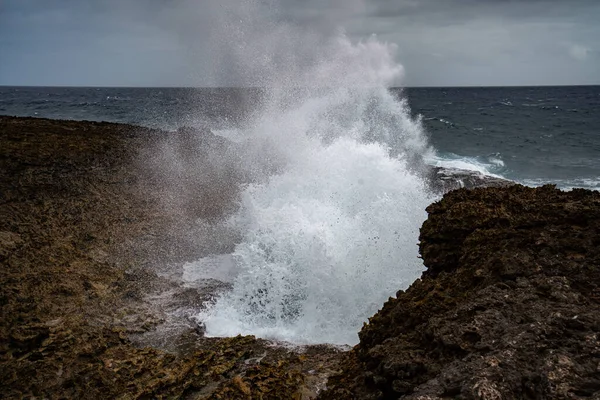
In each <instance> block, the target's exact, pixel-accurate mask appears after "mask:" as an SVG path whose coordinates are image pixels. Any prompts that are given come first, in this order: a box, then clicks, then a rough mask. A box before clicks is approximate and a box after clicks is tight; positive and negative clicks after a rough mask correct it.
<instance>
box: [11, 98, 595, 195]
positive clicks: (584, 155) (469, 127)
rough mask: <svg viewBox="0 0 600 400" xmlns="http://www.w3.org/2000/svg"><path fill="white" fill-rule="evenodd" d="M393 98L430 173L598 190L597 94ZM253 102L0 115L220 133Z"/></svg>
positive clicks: (19, 101)
mask: <svg viewBox="0 0 600 400" xmlns="http://www.w3.org/2000/svg"><path fill="white" fill-rule="evenodd" d="M394 90H395V91H396V92H397V94H398V95H399V96H405V97H407V99H408V102H409V104H410V107H411V109H412V112H413V113H414V114H415V115H421V116H422V118H423V123H424V126H425V128H426V131H427V134H428V135H429V137H430V141H431V144H432V145H433V147H434V148H435V149H436V153H437V155H436V156H435V157H433V158H431V159H430V160H428V162H430V163H431V164H436V165H441V166H450V167H451V166H455V167H462V168H468V169H475V170H480V171H482V172H484V173H489V174H495V175H499V176H503V177H506V178H509V179H512V180H516V181H518V182H522V183H525V184H528V185H540V184H544V183H555V184H557V185H558V186H559V187H562V188H571V187H586V188H591V189H596V190H600V86H587V87H585V86H577V87H504V88H410V89H404V90H399V89H394ZM259 99H260V91H258V90H255V89H209V88H207V89H191V88H40V87H0V114H2V115H18V116H37V117H46V118H56V119H74V120H94V121H112V122H125V123H132V124H139V125H145V126H151V127H159V128H164V129H176V128H178V127H180V126H199V125H209V126H211V127H213V128H215V129H222V128H229V127H232V126H235V125H236V124H237V123H239V121H241V120H243V118H244V116H246V115H247V114H248V113H251V112H252V110H253V105H254V104H256V102H257V101H259Z"/></svg>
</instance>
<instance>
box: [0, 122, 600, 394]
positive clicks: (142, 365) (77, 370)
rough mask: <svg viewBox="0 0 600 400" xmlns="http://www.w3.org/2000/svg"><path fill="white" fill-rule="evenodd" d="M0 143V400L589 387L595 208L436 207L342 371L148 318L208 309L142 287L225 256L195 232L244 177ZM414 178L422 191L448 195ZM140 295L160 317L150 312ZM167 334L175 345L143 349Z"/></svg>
mask: <svg viewBox="0 0 600 400" xmlns="http://www.w3.org/2000/svg"><path fill="white" fill-rule="evenodd" d="M0 143H1V145H0V166H1V168H0V185H1V188H2V190H1V191H0V211H1V215H2V218H0V263H1V266H2V269H1V272H0V279H1V282H0V283H1V284H0V306H1V307H2V321H1V322H0V371H1V372H0V386H1V387H2V388H3V395H4V396H6V397H7V398H22V397H31V396H35V397H48V398H53V397H61V396H62V397H70V398H73V397H86V398H111V397H113V398H114V397H119V396H123V397H127V398H141V397H144V396H145V397H146V398H148V397H161V396H162V397H168V396H171V397H178V396H184V395H185V396H186V397H188V398H259V397H260V396H262V398H281V397H288V398H293V397H294V396H295V397H296V398H305V399H307V398H312V397H314V396H315V395H316V393H317V391H319V390H322V389H323V388H324V385H325V382H326V380H327V377H328V376H329V375H330V374H331V373H332V372H333V371H337V370H338V368H340V365H341V368H342V371H343V372H342V374H341V375H338V376H337V377H334V378H332V379H331V380H330V382H329V384H328V387H329V389H330V390H329V391H327V392H325V393H323V397H324V398H352V397H354V398H378V396H382V395H383V396H388V397H390V398H396V397H400V396H406V398H410V397H411V396H412V397H413V398H417V397H418V395H421V396H422V397H421V398H428V397H427V396H429V398H436V397H455V396H458V395H462V396H463V397H465V398H477V397H476V395H473V394H472V393H476V394H477V395H479V398H481V397H482V396H483V397H484V396H488V397H490V396H492V397H491V398H493V396H495V395H497V393H500V395H504V396H505V397H506V398H511V397H514V396H513V395H514V394H515V393H529V397H532V398H535V393H536V391H538V390H540V391H541V393H547V395H546V397H555V398H557V397H558V398H560V397H561V396H563V397H568V396H571V397H573V396H586V395H590V393H592V395H593V393H595V392H594V391H597V390H598V389H597V384H598V383H597V380H596V378H595V377H594V376H593V375H590V373H591V372H593V371H592V370H593V368H594V364H593V361H594V360H596V361H597V357H598V350H597V349H598V342H597V340H598V339H597V337H598V336H597V334H598V332H597V326H598V322H597V320H596V319H595V318H596V315H600V313H598V312H597V311H598V310H597V307H598V292H597V287H598V286H597V285H598V282H597V279H598V273H597V272H598V271H597V266H598V256H597V250H594V249H597V248H598V247H600V242H598V230H597V228H595V227H597V226H598V207H599V206H598V204H597V203H598V202H597V196H598V194H596V195H593V194H589V192H587V191H574V192H569V193H563V192H559V191H557V190H554V189H552V188H540V189H528V188H523V187H521V186H511V187H507V188H489V189H476V190H473V191H468V190H464V189H462V190H457V191H452V192H450V193H449V194H447V195H445V197H444V199H443V200H442V201H441V202H439V203H436V204H434V205H432V206H430V208H429V209H428V211H429V212H430V217H429V219H428V221H427V222H426V223H425V224H424V226H423V229H422V231H421V232H422V236H421V242H422V243H421V251H422V254H423V257H424V260H425V264H426V265H427V266H428V267H429V270H428V271H427V272H426V273H425V274H424V275H423V277H422V279H420V280H418V281H417V282H415V283H414V284H413V285H412V286H411V287H410V288H409V289H408V290H407V291H406V292H399V293H398V299H397V300H391V301H389V302H388V303H386V305H385V306H384V307H383V309H382V310H381V311H380V312H379V313H377V314H376V315H375V316H374V317H373V318H372V319H371V322H370V324H369V325H368V326H366V327H365V328H364V329H363V331H362V332H361V334H360V337H361V343H360V344H359V345H358V346H357V347H356V348H355V349H354V350H352V351H351V352H350V353H348V354H347V355H346V356H343V358H342V357H341V355H342V353H340V351H339V350H337V349H334V348H331V347H328V346H309V347H305V348H303V349H292V350H289V349H285V348H282V347H273V346H272V344H271V343H269V342H267V341H264V340H257V339H255V338H253V337H235V338H225V339H218V338H205V337H203V336H202V333H201V332H199V331H198V329H197V327H195V326H194V325H193V324H188V325H186V318H185V315H184V316H183V317H181V318H180V319H177V320H170V319H168V318H167V317H168V315H167V313H166V312H165V309H166V310H167V311H170V310H171V309H173V308H176V307H185V306H189V307H199V306H201V304H202V302H203V301H205V300H207V298H208V297H210V296H209V295H210V293H204V292H202V291H199V290H198V289H196V288H185V287H182V286H180V285H178V283H177V282H174V281H173V280H171V279H170V277H167V278H165V277H164V276H163V274H162V272H164V270H165V269H169V268H170V265H175V264H181V263H184V262H186V261H192V260H197V259H198V258H200V257H203V256H205V255H206V254H210V253H211V252H223V253H226V252H228V251H230V250H231V247H232V243H233V242H235V240H236V239H235V235H234V234H232V233H231V232H228V231H219V230H215V229H212V228H210V226H211V225H210V221H215V220H219V219H220V218H223V217H224V216H227V215H228V214H229V213H231V212H232V210H234V209H235V207H236V201H237V195H238V193H237V189H236V188H237V186H238V185H239V183H241V182H246V181H248V180H250V179H252V176H247V175H245V174H243V173H240V170H239V168H238V167H239V164H238V163H241V162H243V161H242V160H241V159H240V157H241V156H240V154H239V149H236V148H235V147H234V148H231V147H230V143H228V142H227V141H226V140H224V139H222V138H219V137H215V136H214V135H212V134H211V133H210V132H203V133H201V134H198V132H195V131H190V130H182V131H180V132H176V133H167V132H161V131H156V130H151V129H146V128H140V127H134V126H128V125H119V124H110V123H97V122H77V121H54V120H46V119H35V118H13V117H0ZM207 147H211V148H212V150H213V153H212V156H216V157H212V156H211V154H209V153H208V152H206V151H204V150H206V148H207ZM203 149H204V150H203ZM219 155H222V156H223V157H219ZM175 156H176V158H177V161H178V162H177V163H169V160H171V161H172V157H175ZM170 157H171V158H170ZM165 162H167V165H168V168H167V169H164V168H162V167H164V163H165ZM194 170H200V171H202V174H195V173H193V171H194ZM431 171H433V172H432V174H433V178H431V179H432V180H433V181H434V182H436V181H437V182H438V183H437V184H432V185H434V189H435V185H437V189H435V190H437V191H438V192H446V191H448V190H451V189H454V188H455V186H456V185H458V186H461V184H460V183H458V181H456V182H455V183H453V179H454V178H452V177H448V178H447V179H446V178H442V179H439V176H440V175H441V176H446V175H447V174H448V172H447V171H443V170H436V169H432V170H431ZM434 172H435V173H434ZM261 173H262V172H260V171H259V172H258V174H261ZM445 174H446V175H445ZM457 174H458V176H459V179H461V180H462V182H463V184H464V185H465V186H468V187H470V185H479V184H481V185H487V184H495V183H497V184H499V185H504V184H505V183H503V182H497V181H494V180H489V179H488V177H480V176H475V175H474V174H471V173H469V172H454V173H452V174H450V176H454V177H456V176H457ZM461 174H463V175H461ZM440 182H441V183H440ZM182 183H184V184H185V187H183V185H182ZM594 196H596V197H594ZM197 221H207V223H206V224H200V225H199V224H197V223H196V222H197ZM594 224H596V225H594ZM594 246H595V247H594ZM557 256H558V257H557ZM211 290H212V289H211ZM214 290H220V289H219V288H218V287H217V288H215V289H214ZM165 294H169V296H166V295H165ZM161 296H162V297H161ZM505 296H508V297H505ZM157 297H158V298H163V299H166V300H165V301H166V303H161V304H160V307H158V306H157V303H153V302H152V301H151V299H152V298H157ZM399 304H402V306H398V305H399ZM187 322H189V321H187ZM170 323H174V324H175V325H177V324H179V325H181V326H180V327H179V328H180V329H178V330H177V329H176V330H174V331H173V332H170V333H168V335H167V336H164V337H162V342H161V341H160V340H157V341H154V340H150V339H149V337H151V336H152V334H154V333H156V332H158V331H159V328H160V327H161V326H164V325H165V324H170ZM594 329H595V330H594ZM519 335H521V336H519ZM532 335H538V336H532ZM594 335H596V336H594ZM534 339H535V340H534ZM496 341H497V343H496ZM536 346H537V347H536ZM535 357H538V358H539V360H537V359H536V358H535ZM594 357H596V358H594ZM530 358H533V359H534V360H535V361H536V362H535V363H532V362H530ZM340 360H341V361H340ZM506 382H508V383H507V384H505V383H506ZM519 382H521V383H519ZM523 382H524V383H523ZM503 385H504V386H503ZM506 385H508V386H506ZM340 390H341V391H340ZM519 390H521V392H519ZM544 390H545V391H546V392H544ZM531 393H533V394H531ZM415 396H416V397H415ZM423 396H425V397H423ZM469 396H471V397H469ZM516 397H519V396H516ZM522 397H525V395H522ZM484 398H485V397H484Z"/></svg>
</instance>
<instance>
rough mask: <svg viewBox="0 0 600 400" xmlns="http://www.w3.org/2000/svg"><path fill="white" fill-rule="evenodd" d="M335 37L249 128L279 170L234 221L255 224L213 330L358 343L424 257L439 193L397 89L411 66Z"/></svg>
mask: <svg viewBox="0 0 600 400" xmlns="http://www.w3.org/2000/svg"><path fill="white" fill-rule="evenodd" d="M323 46H324V47H321V48H319V49H316V50H315V51H316V53H318V54H320V58H316V59H315V60H314V62H313V63H312V64H311V65H310V67H305V68H304V69H303V70H302V71H294V73H293V74H289V73H288V72H289V71H287V72H286V71H283V72H282V74H281V80H276V79H271V82H270V83H271V86H270V87H269V89H268V93H267V96H265V99H266V100H265V102H264V104H263V105H262V109H261V112H259V113H255V115H254V118H253V119H252V120H251V121H248V124H247V126H246V127H245V129H243V130H242V131H241V132H238V133H237V134H236V135H235V136H237V137H238V138H240V137H242V138H246V141H245V142H244V143H245V146H244V147H245V148H246V149H247V151H248V153H249V154H251V155H254V157H250V158H251V159H252V160H253V163H254V164H256V165H254V167H253V168H256V170H260V171H263V170H265V168H263V167H264V164H268V165H269V166H270V167H271V168H267V169H266V170H269V171H275V173H274V174H272V175H269V176H264V177H262V179H261V178H260V177H257V182H256V183H254V184H251V185H249V186H248V187H247V188H246V189H245V191H244V193H243V196H242V197H243V201H242V207H241V209H240V211H239V212H238V214H237V215H235V216H234V217H233V218H232V219H231V220H230V221H229V223H231V224H232V225H234V226H236V227H237V228H238V229H241V230H242V231H243V232H244V238H243V240H242V242H241V243H239V244H238V245H237V246H236V248H235V251H234V253H233V255H232V259H233V261H234V263H235V268H233V269H232V271H235V272H234V276H232V279H231V280H232V282H233V288H232V290H231V291H229V292H227V293H225V294H223V295H222V296H221V297H219V298H218V299H216V300H215V302H214V304H212V305H210V306H209V307H208V308H207V309H206V310H204V311H202V312H201V313H200V315H198V319H199V320H200V321H202V323H204V324H205V326H206V333H207V334H208V335H213V336H229V335H236V334H240V333H241V334H254V335H257V336H260V337H265V338H271V339H278V340H284V341H290V342H294V343H324V342H326V343H334V344H353V343H356V342H357V341H358V336H357V332H358V330H359V329H360V327H361V325H362V324H363V323H364V322H365V321H366V320H367V318H368V317H369V316H371V315H372V314H373V313H374V312H375V311H376V310H377V309H379V308H380V307H381V305H382V304H383V302H384V301H385V300H386V299H387V298H388V297H389V296H392V295H394V293H395V292H396V291H397V290H398V289H401V288H405V287H407V286H408V284H410V283H411V282H412V281H413V280H414V279H415V278H416V277H417V276H418V275H419V274H420V272H421V270H422V268H423V267H422V263H421V262H420V260H419V259H418V257H417V256H418V251H417V238H418V231H419V228H420V226H421V224H422V222H423V220H424V219H425V217H426V214H425V207H426V205H427V204H429V203H430V202H431V197H430V196H429V195H428V193H427V190H426V188H425V185H424V183H423V182H422V181H421V179H420V178H419V174H418V170H419V167H420V165H421V160H422V158H423V155H424V154H425V153H427V152H428V151H429V147H428V144H427V140H426V138H425V135H424V134H423V130H422V127H421V123H420V121H419V120H414V119H412V118H411V117H410V113H409V110H408V108H407V105H406V103H405V102H404V101H403V100H401V99H398V98H396V97H394V96H393V95H392V94H391V93H390V92H389V91H388V86H389V85H391V84H392V83H394V82H396V80H397V79H398V78H399V77H400V76H401V74H402V68H401V66H399V65H398V64H397V63H396V62H395V61H394V58H395V56H394V52H395V48H394V46H391V45H388V44H385V43H381V42H378V41H377V40H376V39H375V38H371V39H369V40H367V41H364V42H359V43H354V44H353V43H352V42H351V41H350V40H349V39H348V38H346V37H345V36H344V35H341V34H340V35H338V36H336V37H334V38H332V39H331V40H330V41H329V42H328V43H326V44H325V45H323ZM301 82H305V84H304V85H299V83H301ZM228 134H229V135H230V136H231V135H232V133H231V132H228ZM201 264H202V261H201V262H200V265H201Z"/></svg>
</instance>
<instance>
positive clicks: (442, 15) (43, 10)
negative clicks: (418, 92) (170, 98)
mask: <svg viewBox="0 0 600 400" xmlns="http://www.w3.org/2000/svg"><path fill="white" fill-rule="evenodd" d="M599 20H600V3H599V2H598V1H597V0H571V1H559V0H519V1H517V0H373V1H367V2H364V1H360V0H336V1H329V2H323V1H318V0H304V1H303V0H280V1H276V0H255V1H253V0H222V1H216V0H215V1H213V0H205V1H197V0H121V1H117V0H104V1H94V0H79V1H75V0H4V1H3V2H0V58H1V59H2V62H1V63H0V84H5V85H17V84H32V85H124V86H130V85H131V86H136V85H141V86H187V85H201V86H204V85H211V86H212V85H238V84H244V85H247V84H252V83H254V84H258V85H260V84H268V83H269V79H270V78H269V76H271V75H273V74H275V73H277V71H276V69H277V68H284V67H285V69H286V70H288V71H289V74H291V75H293V74H295V73H297V72H298V71H300V70H302V69H303V67H304V66H306V65H311V63H314V62H316V61H315V58H317V57H321V56H323V54H320V53H319V51H315V49H317V48H320V47H322V43H324V42H325V41H326V40H327V38H329V37H331V36H332V35H333V34H334V33H335V32H338V31H339V30H340V29H344V30H345V32H346V33H347V34H348V36H349V37H350V38H351V39H352V40H354V41H358V40H361V39H364V38H366V37H369V36H370V35H371V34H376V35H377V36H378V38H379V39H380V40H383V41H388V42H392V43H396V44H397V45H398V61H399V62H401V63H402V64H403V65H404V66H405V69H406V80H405V83H406V84H408V85H433V86H435V85H511V84H512V85H522V84H600V53H599V50H600V49H599V48H598V46H599V45H598V43H600V40H599V39H600V26H599V25H600V24H598V23H597V21H599Z"/></svg>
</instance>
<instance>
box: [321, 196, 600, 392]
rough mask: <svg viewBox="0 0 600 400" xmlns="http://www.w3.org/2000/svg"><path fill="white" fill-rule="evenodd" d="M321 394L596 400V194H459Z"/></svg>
mask: <svg viewBox="0 0 600 400" xmlns="http://www.w3.org/2000/svg"><path fill="white" fill-rule="evenodd" d="M427 211H428V212H429V218H428V219H427V221H426V222H425V223H424V224H423V227H422V229H421V235H420V241H421V242H420V249H421V254H422V256H423V260H424V263H425V265H426V267H427V271H426V272H425V273H424V274H423V276H422V278H421V279H420V280H417V281H416V282H415V283H414V284H413V285H412V286H411V287H410V288H409V289H407V290H406V291H400V292H398V293H397V298H396V299H390V300H389V301H388V302H387V303H386V304H385V305H384V306H383V308H382V310H380V311H379V312H378V313H377V314H376V315H375V316H374V317H372V318H371V319H370V320H369V323H368V324H366V325H365V326H364V328H363V329H362V331H361V332H360V344H359V345H358V346H357V347H356V348H355V349H354V350H353V351H351V352H350V353H349V354H348V355H347V358H346V360H345V361H344V362H343V365H344V368H343V371H342V372H341V373H340V374H339V375H337V376H336V377H334V378H331V379H330V381H329V390H328V391H327V392H325V393H324V394H323V395H322V398H323V399H341V398H361V399H363V398H364V399H380V398H381V399H396V398H403V399H440V398H462V399H521V398H522V399H571V398H595V399H597V398H600V193H597V192H590V191H586V190H573V191H571V192H561V191H559V190H557V189H555V188H554V187H552V186H545V187H541V188H537V189H531V188H526V187H523V186H518V185H515V186H511V187H508V188H486V189H474V190H463V189H461V190H456V191H453V192H450V193H448V194H447V195H445V196H444V198H443V199H442V200H441V201H439V202H437V203H435V204H432V205H431V206H430V207H429V208H428V209H427Z"/></svg>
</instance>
